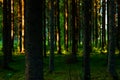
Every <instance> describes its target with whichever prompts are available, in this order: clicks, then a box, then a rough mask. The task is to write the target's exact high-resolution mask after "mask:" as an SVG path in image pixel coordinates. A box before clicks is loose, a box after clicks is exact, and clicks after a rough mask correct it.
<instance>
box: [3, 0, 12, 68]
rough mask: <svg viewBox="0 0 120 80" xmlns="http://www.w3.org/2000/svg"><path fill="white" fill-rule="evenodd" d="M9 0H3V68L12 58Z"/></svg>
mask: <svg viewBox="0 0 120 80" xmlns="http://www.w3.org/2000/svg"><path fill="white" fill-rule="evenodd" d="M11 45H12V44H11V0H8V1H7V0H4V1H3V53H4V55H3V56H4V64H3V66H4V68H7V67H8V62H10V61H11V60H12V47H11Z"/></svg>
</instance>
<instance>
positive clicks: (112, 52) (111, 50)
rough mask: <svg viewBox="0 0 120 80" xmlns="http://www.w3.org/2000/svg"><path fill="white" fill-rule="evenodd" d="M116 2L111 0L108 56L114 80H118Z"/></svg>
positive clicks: (109, 67) (109, 68) (109, 69)
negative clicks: (116, 64) (116, 68)
mask: <svg viewBox="0 0 120 80" xmlns="http://www.w3.org/2000/svg"><path fill="white" fill-rule="evenodd" d="M115 11H116V8H115V1H114V0H109V54H108V71H109V73H110V75H111V76H112V78H113V80H118V75H117V72H116V70H115V42H116V41H115V26H116V25H115Z"/></svg>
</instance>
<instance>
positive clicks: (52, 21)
mask: <svg viewBox="0 0 120 80" xmlns="http://www.w3.org/2000/svg"><path fill="white" fill-rule="evenodd" d="M53 3H54V0H50V4H51V6H50V63H49V69H50V72H53V70H54V42H55V37H54V4H53Z"/></svg>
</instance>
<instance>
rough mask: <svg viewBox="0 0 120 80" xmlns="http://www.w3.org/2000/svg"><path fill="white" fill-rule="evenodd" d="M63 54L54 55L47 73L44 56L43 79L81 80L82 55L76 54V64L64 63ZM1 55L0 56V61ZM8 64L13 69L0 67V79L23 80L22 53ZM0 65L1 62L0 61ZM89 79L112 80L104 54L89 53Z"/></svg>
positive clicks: (118, 67)
mask: <svg viewBox="0 0 120 80" xmlns="http://www.w3.org/2000/svg"><path fill="white" fill-rule="evenodd" d="M65 58H66V56H65V55H55V70H54V72H53V73H52V74H51V73H49V71H48V70H49V67H48V66H49V57H47V58H44V79H45V80H82V79H81V78H82V76H83V71H82V57H81V56H78V62H77V63H76V64H66V59H65ZM1 59H2V57H1V56H0V61H1ZM13 59H14V62H12V63H10V66H11V67H12V68H13V69H14V70H4V69H2V68H0V80H25V57H24V55H23V54H21V55H15V56H13ZM119 62H120V59H118V58H116V70H117V73H118V75H119V77H120V63H119ZM0 65H1V63H0ZM91 80H112V78H111V76H110V75H109V73H108V71H107V65H106V56H105V55H101V54H94V55H91Z"/></svg>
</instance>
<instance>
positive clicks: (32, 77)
mask: <svg viewBox="0 0 120 80" xmlns="http://www.w3.org/2000/svg"><path fill="white" fill-rule="evenodd" d="M24 10H25V53H26V80H43V34H42V29H43V12H42V11H43V1H42V0H34V1H33V0H25V9H24Z"/></svg>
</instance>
